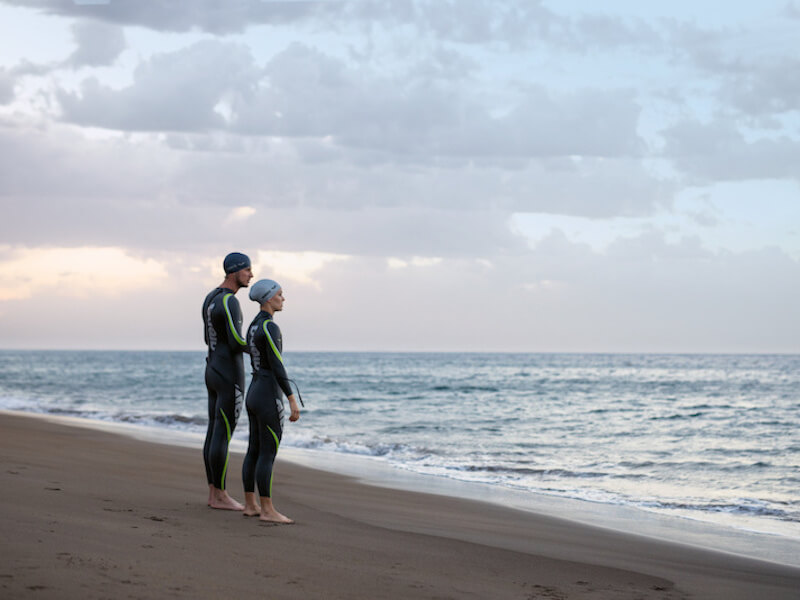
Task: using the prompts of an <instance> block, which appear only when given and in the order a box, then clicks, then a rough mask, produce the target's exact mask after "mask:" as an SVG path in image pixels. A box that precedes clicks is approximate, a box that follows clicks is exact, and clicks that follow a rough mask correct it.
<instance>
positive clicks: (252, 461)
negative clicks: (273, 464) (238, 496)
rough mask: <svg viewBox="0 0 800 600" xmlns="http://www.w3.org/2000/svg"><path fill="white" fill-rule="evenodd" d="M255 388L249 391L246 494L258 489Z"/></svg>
mask: <svg viewBox="0 0 800 600" xmlns="http://www.w3.org/2000/svg"><path fill="white" fill-rule="evenodd" d="M252 392H253V386H252V385H251V386H250V389H249V390H248V391H247V419H248V421H249V423H250V437H249V440H248V442H247V454H245V455H244V461H242V483H243V484H244V491H245V492H254V491H255V487H256V463H258V455H259V452H260V448H259V437H258V417H257V416H256V414H255V413H254V412H252V410H251V409H250V407H251V404H252V402H251V394H252Z"/></svg>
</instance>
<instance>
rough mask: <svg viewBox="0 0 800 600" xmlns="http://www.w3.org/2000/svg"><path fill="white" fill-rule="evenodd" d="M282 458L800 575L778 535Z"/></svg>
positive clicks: (376, 463)
mask: <svg viewBox="0 0 800 600" xmlns="http://www.w3.org/2000/svg"><path fill="white" fill-rule="evenodd" d="M4 414H8V415H12V416H20V417H30V418H37V419H38V418H41V419H45V420H49V421H51V422H53V423H56V424H62V425H65V426H70V427H84V428H89V429H95V430H97V431H102V432H109V433H112V434H116V435H122V436H127V437H131V438H133V439H136V440H140V441H143V442H150V443H157V444H162V445H168V446H176V447H182V448H191V449H194V450H195V451H198V452H199V450H200V448H201V447H202V444H203V436H202V435H201V434H198V433H193V432H187V431H180V430H171V429H166V428H163V429H162V428H159V427H157V426H145V425H139V424H131V423H121V422H115V421H103V420H96V419H87V418H83V417H73V416H64V415H54V414H49V413H32V412H31V413H28V412H22V411H12V410H2V409H0V417H2V415H4ZM165 433H168V434H169V435H170V436H171V437H170V439H168V440H165V439H164V434H165ZM230 448H231V456H238V460H239V463H240V462H241V458H242V457H243V456H244V453H245V451H246V449H247V445H246V442H245V441H243V440H241V439H239V440H237V439H234V440H232V441H231V446H230ZM280 459H281V460H282V461H286V462H291V463H292V464H296V465H299V466H303V467H306V468H310V469H313V470H317V471H324V472H329V473H332V474H338V475H342V476H346V477H349V478H352V479H353V480H354V481H357V482H359V483H362V484H364V485H367V486H378V487H382V488H387V489H392V490H397V491H401V492H403V491H407V492H417V491H418V492H422V493H427V494H433V495H437V496H442V497H445V498H456V499H468V500H473V501H477V502H484V503H488V504H492V505H494V506H499V507H503V508H511V509H515V510H521V511H525V512H529V513H533V514H539V515H544V516H550V517H557V518H562V519H565V520H568V521H572V522H574V523H576V524H579V525H588V526H592V527H599V528H602V529H608V530H611V531H614V532H618V533H623V534H628V535H634V536H638V537H643V538H650V539H654V540H656V541H666V542H671V543H676V544H682V545H687V546H692V547H697V548H702V549H706V550H710V551H713V552H721V553H725V554H729V555H731V556H739V557H743V558H750V559H755V560H760V561H765V562H770V563H774V564H777V565H782V566H787V567H794V568H800V540H798V539H796V538H793V537H789V536H784V535H780V534H777V533H774V532H770V531H763V530H749V529H745V528H737V527H733V526H729V525H726V524H718V523H715V522H713V521H706V520H702V519H694V518H690V517H681V516H674V515H664V514H659V513H657V512H654V511H647V510H643V509H640V508H638V507H634V506H623V505H615V504H607V503H602V502H591V501H588V500H580V499H575V498H568V497H563V496H556V495H552V496H550V495H546V494H540V493H536V492H531V491H528V490H513V489H509V488H503V487H500V486H494V485H491V484H485V483H480V482H470V481H461V480H458V479H451V478H446V477H438V476H435V475H428V474H422V473H415V472H413V471H408V470H404V469H401V468H398V467H395V466H393V465H391V464H389V463H386V462H384V461H381V460H379V459H376V458H374V457H371V456H361V455H350V454H341V453H330V452H326V451H320V450H314V449H307V448H295V447H291V446H287V447H282V448H281V453H280ZM230 481H231V482H232V483H233V486H232V487H231V489H232V490H235V491H240V490H239V489H238V487H237V485H240V482H239V481H238V475H237V474H236V473H234V477H233V479H232V480H230Z"/></svg>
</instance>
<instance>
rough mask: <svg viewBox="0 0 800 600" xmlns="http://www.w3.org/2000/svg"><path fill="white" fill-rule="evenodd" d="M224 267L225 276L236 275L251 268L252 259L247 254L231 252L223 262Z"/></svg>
mask: <svg viewBox="0 0 800 600" xmlns="http://www.w3.org/2000/svg"><path fill="white" fill-rule="evenodd" d="M222 266H223V268H224V269H225V274H226V275H227V274H230V273H236V271H241V270H242V269H246V268H247V267H249V266H250V259H249V258H248V257H247V255H246V254H242V253H241V252H231V253H230V254H228V256H226V257H225V260H224V261H222Z"/></svg>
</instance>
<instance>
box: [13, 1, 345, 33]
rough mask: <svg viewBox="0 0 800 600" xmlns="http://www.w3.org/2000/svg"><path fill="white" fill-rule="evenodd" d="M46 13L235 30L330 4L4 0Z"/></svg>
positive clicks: (299, 16) (295, 17)
mask: <svg viewBox="0 0 800 600" xmlns="http://www.w3.org/2000/svg"><path fill="white" fill-rule="evenodd" d="M4 1H5V2H6V3H8V4H15V5H18V6H25V7H28V8H35V9H38V10H40V11H42V12H44V13H45V14H52V15H60V16H65V17H73V18H75V17H79V18H85V19H94V20H98V21H104V22H107V23H113V24H117V25H138V26H141V27H147V28H150V29H154V30H157V31H175V32H187V31H191V30H193V29H201V30H203V31H208V32H210V33H216V34H230V33H239V32H242V31H244V29H245V28H246V27H247V26H249V25H254V24H285V23H293V22H298V21H301V20H304V19H306V18H308V17H309V16H310V15H312V14H314V13H316V12H317V11H320V10H324V9H326V7H329V6H330V4H331V3H330V2H328V1H325V0H320V1H313V0H299V1H298V0H229V1H227V2H224V3H220V2H218V1H217V0H173V1H171V2H162V1H161V0H135V1H130V0H108V1H107V2H80V3H78V2H74V0H4Z"/></svg>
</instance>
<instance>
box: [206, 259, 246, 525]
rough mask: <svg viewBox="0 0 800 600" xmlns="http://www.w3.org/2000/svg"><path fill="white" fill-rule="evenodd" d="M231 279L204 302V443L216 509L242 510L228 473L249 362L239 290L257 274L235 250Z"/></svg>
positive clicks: (229, 264) (228, 262)
mask: <svg viewBox="0 0 800 600" xmlns="http://www.w3.org/2000/svg"><path fill="white" fill-rule="evenodd" d="M223 267H224V269H225V280H224V281H223V282H222V283H221V284H220V285H219V287H217V288H216V289H214V290H212V291H211V292H210V293H209V294H208V296H206V299H205V301H204V302H203V324H204V326H205V327H204V329H205V340H206V345H207V346H208V357H207V358H206V388H208V432H207V433H206V441H205V444H204V445H203V460H204V462H205V466H206V477H207V478H208V505H209V506H210V507H211V508H221V509H225V510H242V509H244V506H242V505H241V504H240V503H239V502H237V501H236V500H234V499H233V498H231V497H230V496H229V495H228V492H227V491H225V475H226V474H227V470H228V454H229V453H228V444H229V443H230V441H231V436H232V435H233V430H234V428H235V427H236V422H237V421H238V419H239V413H240V412H241V410H242V398H243V393H244V360H243V357H242V352H248V350H247V342H245V340H244V339H243V338H242V335H241V330H242V311H241V308H240V307H239V301H238V300H237V299H236V296H235V294H236V292H238V291H239V289H240V288H243V287H247V286H248V285H250V280H251V279H252V278H253V271H252V270H251V268H250V259H249V258H248V257H247V256H245V255H244V254H241V253H240V252H231V253H230V254H228V256H226V257H225V260H224V262H223Z"/></svg>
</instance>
